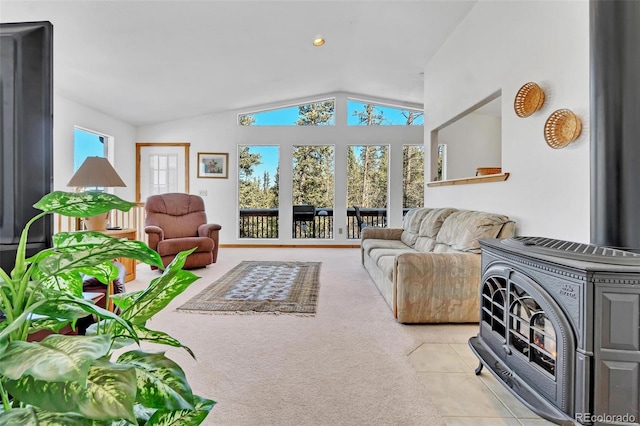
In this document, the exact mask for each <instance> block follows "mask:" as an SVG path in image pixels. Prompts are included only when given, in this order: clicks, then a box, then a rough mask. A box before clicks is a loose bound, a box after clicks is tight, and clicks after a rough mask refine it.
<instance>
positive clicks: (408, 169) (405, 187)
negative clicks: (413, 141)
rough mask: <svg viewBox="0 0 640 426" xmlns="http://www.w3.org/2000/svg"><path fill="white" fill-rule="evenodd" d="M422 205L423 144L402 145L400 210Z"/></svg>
mask: <svg viewBox="0 0 640 426" xmlns="http://www.w3.org/2000/svg"><path fill="white" fill-rule="evenodd" d="M423 206H424V145H403V146H402V210H403V215H404V213H406V212H407V211H408V210H409V209H411V208H415V207H423Z"/></svg>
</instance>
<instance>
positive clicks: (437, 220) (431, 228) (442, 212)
mask: <svg viewBox="0 0 640 426" xmlns="http://www.w3.org/2000/svg"><path fill="white" fill-rule="evenodd" d="M456 211H457V209H454V208H451V207H445V208H439V209H433V210H431V211H430V212H429V213H428V214H427V215H426V216H425V217H424V219H423V220H422V224H421V225H420V230H419V231H418V239H417V240H416V243H415V245H414V248H415V249H416V250H418V251H420V252H423V253H427V252H430V251H433V248H434V247H435V246H436V235H438V232H439V231H440V228H441V227H442V224H443V222H444V220H445V219H446V218H447V217H449V215H450V214H451V213H453V212H456Z"/></svg>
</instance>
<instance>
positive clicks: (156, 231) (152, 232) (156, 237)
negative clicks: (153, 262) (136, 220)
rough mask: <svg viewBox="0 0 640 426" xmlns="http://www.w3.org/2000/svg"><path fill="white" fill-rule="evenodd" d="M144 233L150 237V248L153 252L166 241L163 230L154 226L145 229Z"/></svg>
mask: <svg viewBox="0 0 640 426" xmlns="http://www.w3.org/2000/svg"><path fill="white" fill-rule="evenodd" d="M144 232H145V233H146V234H147V235H148V240H149V243H148V244H149V247H151V249H153V250H157V249H158V243H159V242H160V241H162V240H164V231H163V230H162V228H160V227H158V226H153V225H147V226H145V227H144Z"/></svg>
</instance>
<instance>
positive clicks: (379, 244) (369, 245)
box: [361, 239, 408, 255]
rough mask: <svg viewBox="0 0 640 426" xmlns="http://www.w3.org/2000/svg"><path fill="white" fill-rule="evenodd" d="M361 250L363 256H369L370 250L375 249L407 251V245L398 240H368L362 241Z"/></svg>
mask: <svg viewBox="0 0 640 426" xmlns="http://www.w3.org/2000/svg"><path fill="white" fill-rule="evenodd" d="M361 246H362V250H363V251H364V253H365V254H367V255H369V254H370V252H371V250H373V249H377V248H383V249H395V250H404V249H407V248H408V247H407V245H406V244H405V243H403V242H402V241H400V240H382V239H369V240H363V241H362V243H361Z"/></svg>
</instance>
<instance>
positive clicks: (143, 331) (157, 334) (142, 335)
mask: <svg viewBox="0 0 640 426" xmlns="http://www.w3.org/2000/svg"><path fill="white" fill-rule="evenodd" d="M133 329H134V330H135V332H136V335H137V336H138V338H139V339H140V340H141V341H145V342H150V343H156V344H159V345H168V346H173V347H175V348H183V349H184V350H186V351H187V352H188V353H189V355H191V357H192V358H193V359H195V358H196V356H195V354H194V353H193V351H192V350H191V349H189V348H188V347H187V346H185V345H183V344H182V343H180V342H179V341H178V339H176V338H173V337H171V336H170V335H168V334H167V333H165V332H164V331H157V330H150V329H148V328H146V327H143V326H141V325H136V324H134V325H133Z"/></svg>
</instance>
